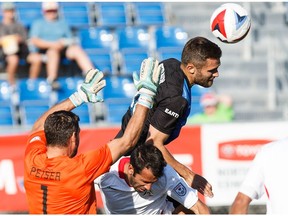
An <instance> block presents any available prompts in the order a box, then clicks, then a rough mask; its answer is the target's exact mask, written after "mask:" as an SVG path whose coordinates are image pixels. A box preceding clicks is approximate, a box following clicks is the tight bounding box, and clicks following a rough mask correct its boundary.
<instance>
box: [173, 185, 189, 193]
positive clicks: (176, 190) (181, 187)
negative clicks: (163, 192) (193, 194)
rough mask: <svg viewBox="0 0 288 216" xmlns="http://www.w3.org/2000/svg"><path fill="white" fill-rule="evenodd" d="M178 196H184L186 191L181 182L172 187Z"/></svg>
mask: <svg viewBox="0 0 288 216" xmlns="http://www.w3.org/2000/svg"><path fill="white" fill-rule="evenodd" d="M173 190H174V191H175V192H176V193H177V194H178V195H179V196H185V195H186V193H187V190H186V188H185V187H184V185H183V184H182V183H179V184H178V185H177V186H176V187H175V188H174V189H173Z"/></svg>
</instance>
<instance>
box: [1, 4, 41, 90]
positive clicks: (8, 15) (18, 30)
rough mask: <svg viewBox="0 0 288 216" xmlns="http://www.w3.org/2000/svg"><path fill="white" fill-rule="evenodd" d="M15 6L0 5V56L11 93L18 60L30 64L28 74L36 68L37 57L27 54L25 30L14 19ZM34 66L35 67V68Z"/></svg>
mask: <svg viewBox="0 0 288 216" xmlns="http://www.w3.org/2000/svg"><path fill="white" fill-rule="evenodd" d="M15 9H16V8H15V5H14V4H13V3H12V2H3V3H2V4H1V10H2V16H3V18H2V21H1V23H0V46H1V49H0V56H1V57H3V58H4V61H5V64H6V68H5V71H6V72H7V80H8V82H9V84H10V86H11V91H12V92H14V91H15V90H16V87H15V84H16V73H17V68H18V65H19V61H20V59H25V60H27V61H28V63H30V64H31V65H30V73H33V70H35V68H37V65H36V64H38V63H37V62H38V61H37V56H33V54H32V55H30V54H29V52H28V47H27V44H26V40H27V30H26V28H25V27H24V26H23V25H22V24H21V23H18V22H17V21H16V19H15ZM35 65H36V66H35Z"/></svg>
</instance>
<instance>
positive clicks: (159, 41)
mask: <svg viewBox="0 0 288 216" xmlns="http://www.w3.org/2000/svg"><path fill="white" fill-rule="evenodd" d="M155 40H156V49H157V50H160V49H162V48H165V49H166V48H172V47H174V48H175V47H181V48H183V46H184V45H185V43H186V42H187V40H188V33H187V32H186V31H184V30H183V29H182V28H181V27H175V26H161V27H157V28H156V29H155Z"/></svg>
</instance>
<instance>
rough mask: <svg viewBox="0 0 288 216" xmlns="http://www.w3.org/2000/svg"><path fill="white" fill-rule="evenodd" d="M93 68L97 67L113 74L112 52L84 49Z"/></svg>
mask: <svg viewBox="0 0 288 216" xmlns="http://www.w3.org/2000/svg"><path fill="white" fill-rule="evenodd" d="M85 51H86V53H87V55H88V56H89V58H90V60H91V61H92V63H93V65H94V67H95V68H98V69H99V70H101V71H102V72H103V73H105V74H113V73H116V72H114V71H115V70H116V69H115V67H116V66H115V63H116V62H115V61H114V59H113V54H112V53H111V52H110V51H107V50H96V49H95V50H91V49H88V50H85Z"/></svg>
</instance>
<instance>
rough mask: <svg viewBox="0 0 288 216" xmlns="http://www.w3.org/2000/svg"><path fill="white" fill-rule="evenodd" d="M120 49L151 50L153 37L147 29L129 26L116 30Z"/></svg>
mask: <svg viewBox="0 0 288 216" xmlns="http://www.w3.org/2000/svg"><path fill="white" fill-rule="evenodd" d="M116 34H117V40H118V48H119V50H120V51H123V50H125V49H129V50H131V49H141V50H143V49H144V50H146V51H148V50H149V49H150V43H151V35H150V33H149V32H148V29H147V28H145V27H135V26H127V27H124V28H118V29H117V30H116Z"/></svg>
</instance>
